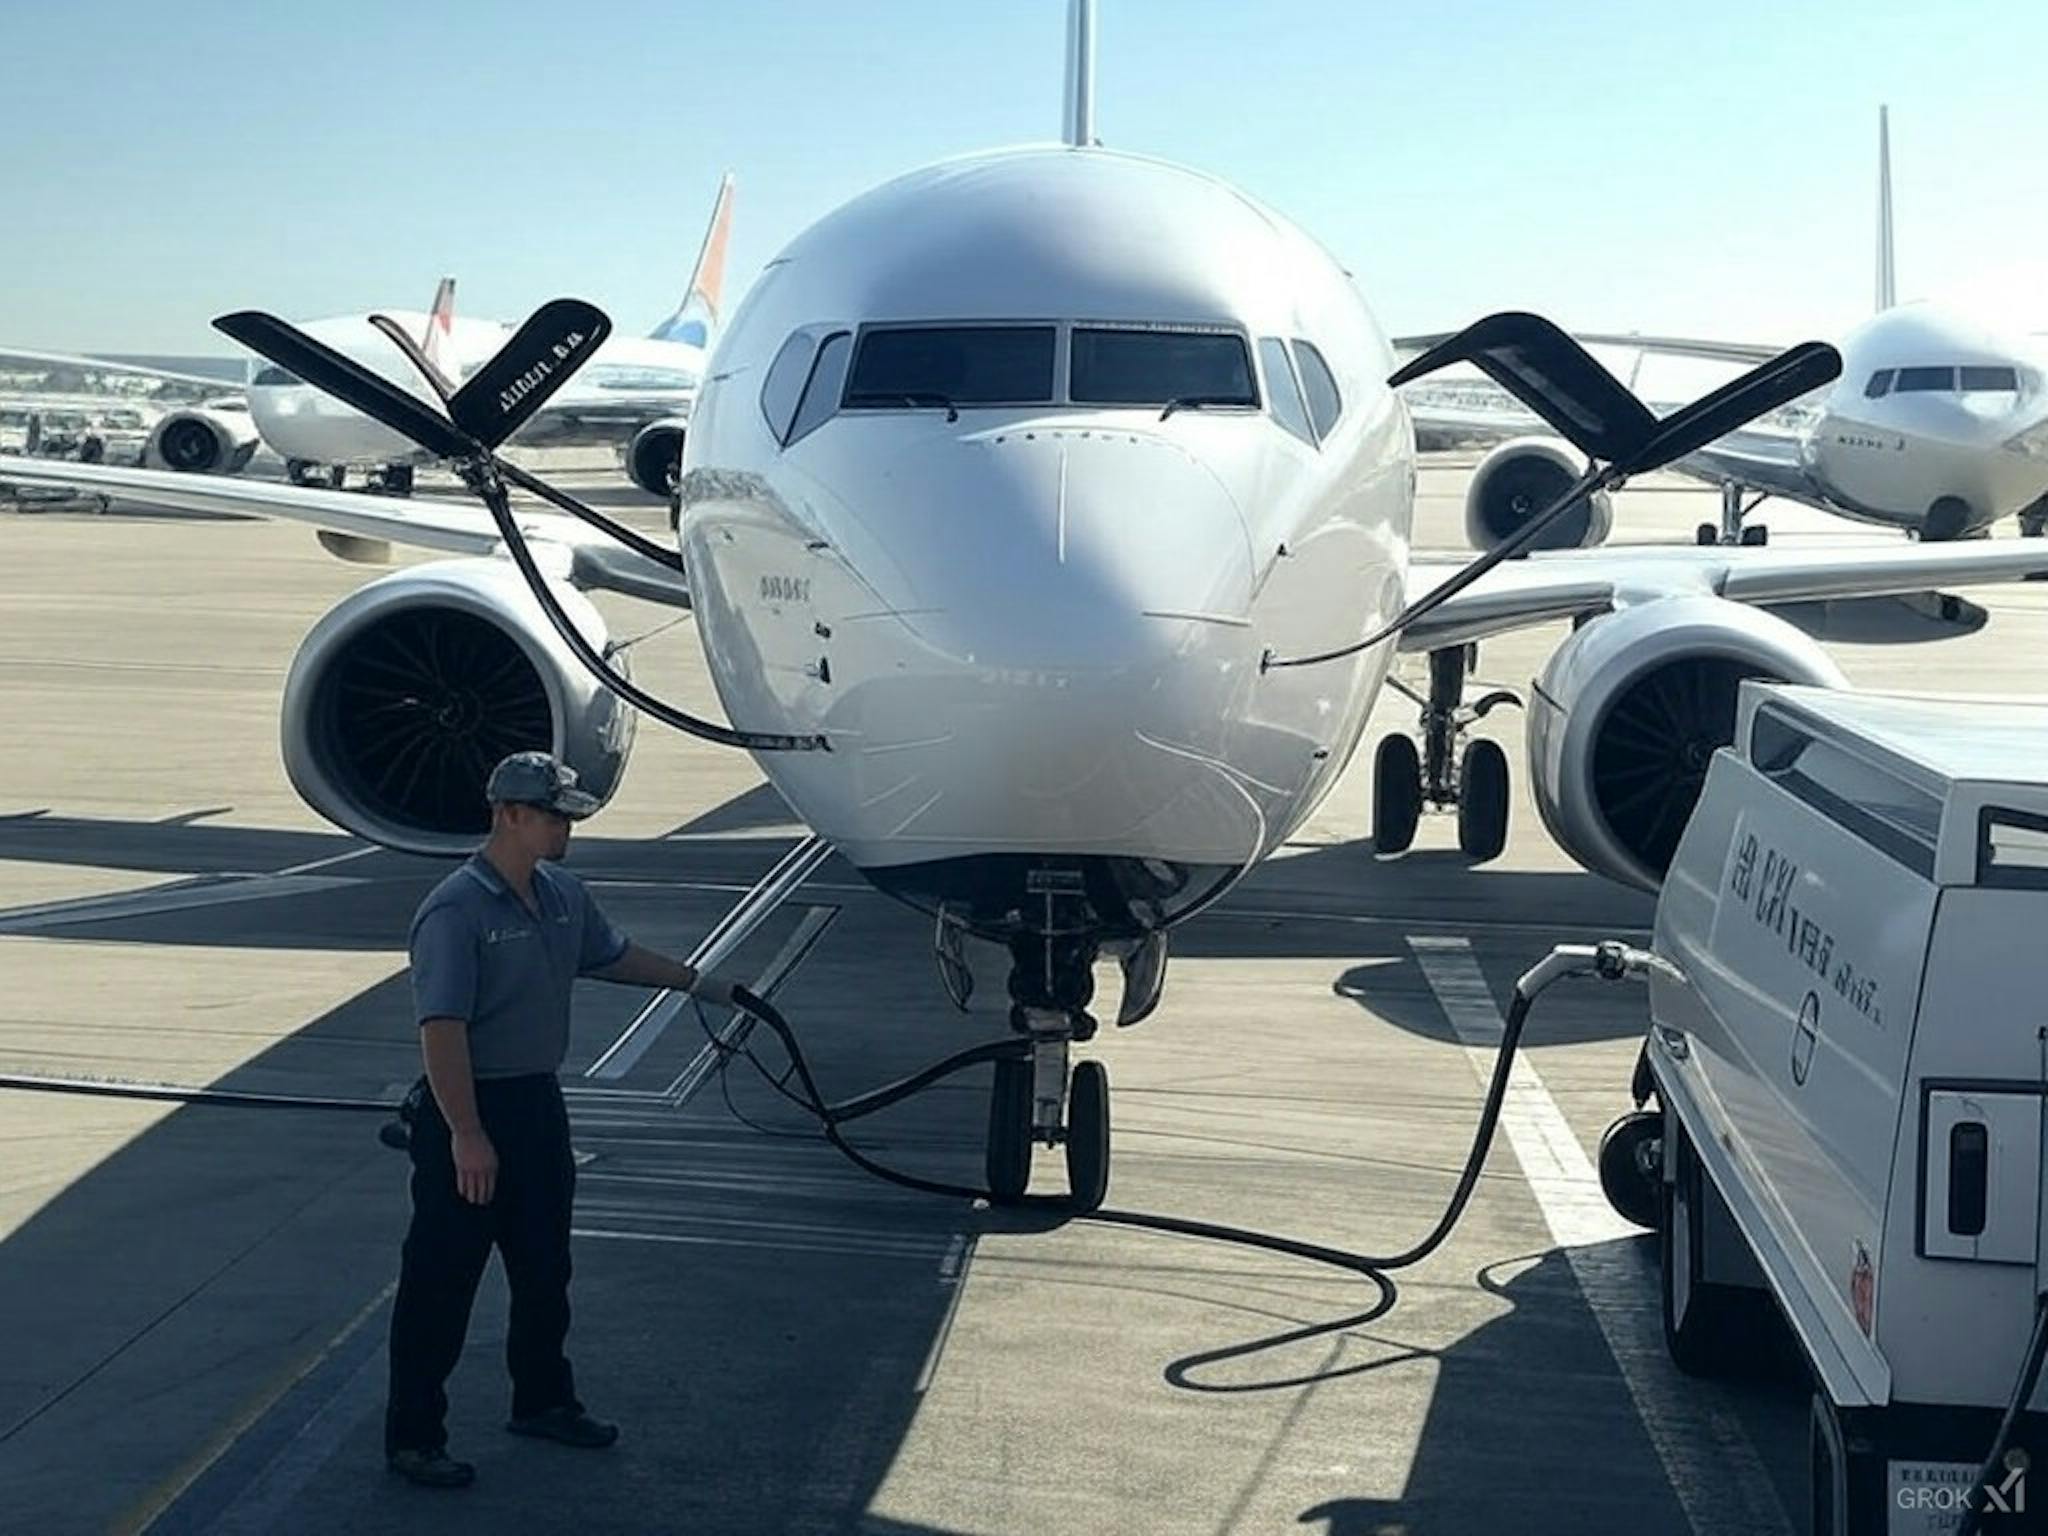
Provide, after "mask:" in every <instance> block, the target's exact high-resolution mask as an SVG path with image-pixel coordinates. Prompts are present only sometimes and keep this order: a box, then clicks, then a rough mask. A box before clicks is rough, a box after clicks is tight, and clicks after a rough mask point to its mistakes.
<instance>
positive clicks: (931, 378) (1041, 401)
mask: <svg viewBox="0 0 2048 1536" xmlns="http://www.w3.org/2000/svg"><path fill="white" fill-rule="evenodd" d="M1057 334H1058V328H1057V327H1055V326H1051V325H948V326H935V325H933V326H927V325H919V326H886V327H870V328H869V329H867V330H865V331H863V332H862V333H861V338H860V345H859V347H858V348H857V349H856V350H855V353H854V359H853V367H852V369H851V370H849V371H848V374H847V378H846V395H845V398H844V399H843V400H842V402H841V403H842V404H843V405H845V406H846V407H848V408H850V409H854V410H859V409H863V408H886V407H890V406H899V407H900V406H931V405H942V406H947V407H949V408H950V407H952V406H961V405H1047V404H1050V403H1051V402H1052V399H1053V355H1054V351H1055V345H1054V343H1055V339H1056V336H1057Z"/></svg>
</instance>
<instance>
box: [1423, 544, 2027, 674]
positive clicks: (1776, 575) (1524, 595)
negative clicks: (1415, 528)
mask: <svg viewBox="0 0 2048 1536" xmlns="http://www.w3.org/2000/svg"><path fill="white" fill-rule="evenodd" d="M1463 565H1464V561H1463V560H1462V559H1458V560H1448V559H1446V560H1437V559H1423V560H1418V561H1416V562H1415V564H1413V565H1412V566H1410V567H1409V571H1408V587H1409V590H1408V599H1409V601H1410V602H1414V601H1416V600H1418V599H1420V598H1422V597H1423V596H1425V595H1426V594H1427V593H1429V592H1430V591H1431V590H1432V589H1433V588H1435V587H1437V586H1438V585H1440V584H1441V583H1443V582H1444V581H1447V580H1448V579H1449V578H1450V577H1451V576H1453V575H1455V574H1456V573H1457V572H1458V571H1459V570H1460V569H1461V568H1462V567H1463ZM2036 577H2040V578H2044V579H2048V540H2042V539H1968V540H1959V541H1957V542H1955V543H1940V544H1926V543H1906V542H1903V541H1901V542H1897V543H1881V544H1880V543H1873V544H1869V545H1864V546H1861V547H1852V548H1848V549H1825V550H1822V549H1811V548H1809V549H1799V548H1783V547H1776V546H1771V545H1764V546H1760V547H1756V548H1727V547H1714V548H1699V547H1697V546H1688V545H1670V546H1664V547H1648V546H1637V547H1635V548H1628V547H1625V546H1620V547H1613V546H1610V547H1604V548H1600V549H1565V550H1552V551H1545V552H1541V553H1538V554H1533V555H1530V556H1529V557H1528V558H1526V559H1522V560H1510V561H1507V562H1506V563H1504V564H1502V565H1499V566H1496V567H1495V568H1494V569H1493V570H1491V571H1489V572H1488V573H1487V574H1486V575H1485V576H1483V577H1481V578H1480V579H1479V580H1478V581H1476V582H1474V583H1473V584H1472V585H1471V586H1470V587H1468V588H1466V589H1465V590H1464V591H1463V592H1460V593H1459V594H1458V595H1457V596H1455V597H1453V598H1451V599H1450V600H1449V601H1448V602H1445V603H1444V604H1442V605H1441V606H1440V607H1438V608H1436V609H1435V610H1433V611H1432V612H1430V613H1429V614H1427V615H1425V616H1424V617H1423V618H1422V619H1421V620H1419V621H1418V622H1416V623H1415V624H1413V625H1411V626H1410V627H1409V628H1408V629H1407V630H1405V631H1403V633H1402V635H1401V641H1400V646H1401V649H1402V650H1404V651H1433V650H1437V649H1440V648H1442V647H1444V646H1449V645H1464V644H1467V643H1469V642H1471V641H1474V640H1482V639H1485V638H1486V637H1487V636H1489V635H1498V634H1505V633H1507V632H1508V631H1510V630H1515V629H1523V628H1526V627H1528V626H1529V625H1532V624H1541V623H1545V622H1547V621H1550V620H1554V619H1569V618H1576V617H1578V616H1579V615H1580V614H1593V613H1603V612H1606V611H1607V610H1609V609H1614V608H1627V607H1635V606H1638V605H1640V604H1643V603H1649V602H1655V601H1657V600H1658V599H1660V598H1665V597H1679V596H1684V595H1687V594H1704V595H1708V596H1715V597H1723V598H1727V599H1729V600H1730V601H1731V602H1738V603H1755V604H1757V605H1759V606H1773V605H1777V604H1782V603H1797V602H1812V601H1817V600H1827V599H1832V598H1853V597H1886V596H1896V595H1900V594H1909V593H1917V592H1926V591H1930V590H1933V589H1935V588H1948V587H1972V586H1983V585H1988V584H1991V583H1997V582H2007V581H2026V580H2029V579H2032V578H2036Z"/></svg>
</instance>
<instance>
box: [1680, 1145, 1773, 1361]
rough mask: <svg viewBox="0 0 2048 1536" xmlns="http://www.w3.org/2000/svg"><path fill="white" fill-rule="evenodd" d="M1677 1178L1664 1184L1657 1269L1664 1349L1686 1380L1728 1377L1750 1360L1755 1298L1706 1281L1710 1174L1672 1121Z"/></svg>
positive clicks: (1738, 1290) (1736, 1288)
mask: <svg viewBox="0 0 2048 1536" xmlns="http://www.w3.org/2000/svg"><path fill="white" fill-rule="evenodd" d="M1669 1134H1671V1135H1672V1136H1674V1137H1676V1138H1677V1148H1676V1152H1677V1157H1678V1167H1677V1176H1676V1177H1675V1178H1673V1179H1672V1180H1671V1181H1670V1182H1669V1183H1666V1184H1663V1185H1662V1189H1663V1196H1662V1201H1661V1204H1662V1217H1663V1219H1662V1221H1661V1222H1660V1223H1659V1226H1660V1228H1661V1229H1662V1232H1663V1255H1662V1262H1661V1263H1660V1265H1659V1270H1660V1272H1661V1277H1662V1281H1663V1284H1662V1285H1661V1286H1660V1289H1661V1290H1662V1292H1663V1297H1664V1348H1665V1350H1666V1351H1667V1352H1668V1353H1669V1354H1670V1356H1671V1361H1672V1364H1674V1365H1676V1366H1677V1367H1678V1368H1679V1369H1680V1370H1681V1371H1683V1372H1685V1374H1686V1375H1688V1376H1698V1377H1701V1378H1703V1379H1706V1378H1714V1377H1721V1376H1728V1375H1731V1374H1733V1373H1734V1372H1735V1371H1736V1370H1737V1369H1739V1368H1740V1367H1741V1366H1742V1365H1743V1363H1744V1362H1745V1361H1746V1360H1747V1359H1748V1357H1749V1349H1748V1345H1749V1343H1750V1342H1751V1341H1752V1339H1753V1336H1754V1333H1755V1327H1754V1324H1755V1320H1756V1309H1755V1307H1754V1306H1753V1304H1752V1302H1753V1298H1752V1297H1751V1296H1749V1295H1747V1294H1746V1293H1744V1291H1743V1290H1742V1289H1741V1288H1740V1287H1739V1286H1732V1285H1718V1284H1716V1283H1714V1282H1713V1281H1711V1280H1707V1279H1704V1278H1702V1276H1703V1274H1704V1271H1705V1269H1706V1263H1705V1259H1706V1255H1705V1253H1704V1252H1703V1250H1702V1245H1701V1241H1700V1234H1701V1229H1702V1225H1703V1224H1702V1222H1701V1215H1702V1213H1703V1209H1704V1200H1705V1196H1706V1193H1707V1191H1706V1187H1705V1186H1706V1175H1705V1173H1704V1172H1703V1171H1702V1170H1701V1168H1700V1165H1699V1160H1698V1158H1696V1157H1695V1156H1694V1155H1693V1150H1692V1145H1691V1143H1689V1142H1688V1141H1686V1139H1685V1134H1684V1132H1683V1131H1681V1130H1680V1129H1679V1128H1678V1127H1677V1125H1676V1123H1675V1122H1674V1123H1673V1125H1672V1126H1671V1128H1670V1132H1669Z"/></svg>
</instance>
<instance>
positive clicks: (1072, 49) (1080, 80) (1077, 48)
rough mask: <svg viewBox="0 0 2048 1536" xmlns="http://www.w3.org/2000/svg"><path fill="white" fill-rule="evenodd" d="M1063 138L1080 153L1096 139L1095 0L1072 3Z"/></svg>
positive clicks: (1069, 3) (1069, 5) (1098, 141)
mask: <svg viewBox="0 0 2048 1536" xmlns="http://www.w3.org/2000/svg"><path fill="white" fill-rule="evenodd" d="M1061 134H1062V137H1064V138H1065V139H1066V141H1067V143H1068V144H1070V145H1072V146H1073V147H1074V148H1076V149H1086V148H1087V147H1088V146H1089V145H1091V144H1097V143H1100V142H1101V141H1100V140H1099V139H1097V138H1096V137H1095V0H1068V4H1067V107H1066V120H1065V122H1063V123H1062V124H1061Z"/></svg>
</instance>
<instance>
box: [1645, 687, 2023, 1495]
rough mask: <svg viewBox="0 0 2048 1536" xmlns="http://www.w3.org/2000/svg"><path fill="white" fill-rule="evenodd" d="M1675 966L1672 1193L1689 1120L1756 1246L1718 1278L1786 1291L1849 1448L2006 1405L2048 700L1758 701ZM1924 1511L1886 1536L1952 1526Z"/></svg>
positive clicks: (1665, 1061) (1662, 1046) (1711, 808)
mask: <svg viewBox="0 0 2048 1536" xmlns="http://www.w3.org/2000/svg"><path fill="white" fill-rule="evenodd" d="M1655 947H1656V949H1657V952H1658V953H1659V954H1660V955H1661V956H1663V957H1664V958H1665V959H1666V960H1668V961H1670V962H1672V963H1673V965H1674V967H1675V971H1674V973H1673V974H1669V975H1657V976H1653V978H1652V981H1651V1018H1652V1027H1651V1031H1650V1036H1649V1042H1648V1046H1647V1053H1648V1061H1649V1066H1650V1069H1651V1072H1652V1074H1653V1075H1654V1077H1655V1080H1656V1084H1657V1088H1658V1093H1659V1098H1660V1100H1661V1102H1662V1104H1663V1106H1664V1110H1665V1113H1666V1117H1667V1129H1666V1135H1665V1138H1664V1140H1665V1150H1666V1167H1667V1173H1666V1178H1667V1180H1669V1179H1670V1178H1671V1177H1673V1175H1672V1173H1671V1172H1670V1169H1671V1167H1672V1166H1673V1163H1672V1156H1673V1152H1672V1149H1673V1147H1674V1145H1675V1144H1676V1142H1677V1140H1678V1138H1677V1136H1674V1135H1673V1134H1672V1130H1671V1127H1670V1125H1669V1121H1670V1119H1671V1118H1672V1117H1675V1118H1676V1120H1677V1122H1678V1125H1679V1128H1680V1134H1682V1136H1683V1138H1684V1140H1685V1142H1687V1143H1688V1144H1689V1146H1690V1151H1691V1154H1692V1155H1693V1156H1695V1157H1696V1158H1697V1160H1698V1167H1699V1170H1700V1172H1701V1173H1702V1174H1703V1175H1704V1176H1705V1178H1706V1179H1707V1180H1708V1181H1710V1182H1711V1185H1712V1186H1713V1193H1714V1194H1717V1195H1718V1196H1719V1201H1720V1202H1721V1204H1722V1205H1723V1206H1725V1210H1722V1209H1718V1208H1717V1210H1716V1213H1715V1214H1716V1217H1717V1218H1720V1217H1726V1218H1732V1222H1730V1221H1727V1220H1722V1221H1720V1222H1719V1225H1718V1228H1717V1227H1716V1226H1715V1225H1713V1224H1710V1225H1709V1226H1708V1227H1707V1228H1705V1229H1704V1230H1705V1231H1707V1232H1708V1233H1710V1234H1711V1233H1712V1232H1714V1231H1715V1230H1719V1231H1721V1232H1722V1233H1724V1234H1727V1233H1731V1232H1739V1235H1740V1238H1741V1240H1742V1246H1743V1247H1746V1249H1747V1250H1748V1251H1747V1253H1741V1254H1731V1253H1721V1254H1719V1255H1710V1256H1709V1258H1708V1261H1707V1266H1708V1267H1707V1269H1706V1270H1705V1271H1703V1272H1702V1273H1703V1274H1704V1276H1705V1277H1706V1278H1709V1279H1714V1278H1721V1279H1725V1280H1727V1281H1728V1282H1729V1283H1734V1284H1740V1283H1744V1282H1743V1279H1742V1278H1741V1277H1742V1275H1743V1274H1744V1272H1746V1273H1747V1275H1748V1276H1749V1277H1750V1280H1751V1281H1752V1283H1753V1280H1754V1276H1755V1271H1757V1270H1760V1271H1761V1277H1762V1279H1763V1280H1764V1281H1765V1282H1766V1283H1767V1284H1768V1287H1769V1289H1770V1291H1771V1292H1772V1294H1773V1295H1774V1296H1775V1298H1776V1300H1777V1302H1778V1304H1779V1307H1780V1309H1781V1310H1782V1312H1783V1313H1784V1315H1785V1317H1786V1319H1787V1321H1788V1322H1789V1323H1790V1325H1791V1327H1792V1329H1793V1331H1794V1333H1795V1334H1796V1335H1797V1337H1798V1340H1799V1343H1800V1345H1801V1347H1802V1348H1803V1350H1804V1351H1805V1353H1806V1355H1807V1357H1808V1359H1809V1361H1810V1362H1811V1364H1812V1366H1813V1369H1814V1373H1815V1375H1816V1377H1817V1379H1818V1382H1819V1385H1820V1389H1821V1391H1822V1392H1823V1393H1824V1394H1825V1396H1826V1398H1827V1399H1828V1400H1829V1402H1830V1403H1831V1404H1832V1405H1833V1408H1834V1409H1835V1410H1837V1411H1838V1412H1837V1414H1836V1415H1834V1416H1832V1422H1834V1423H1835V1424H1837V1425H1839V1423H1841V1422H1842V1419H1841V1417H1840V1415H1841V1414H1842V1413H1855V1412H1858V1411H1862V1410H1874V1411H1881V1412H1883V1413H1886V1414H1893V1415H1894V1416H1895V1420H1887V1421H1885V1422H1894V1421H1896V1422H1900V1423H1903V1422H1906V1421H1907V1420H1913V1421H1915V1422H1919V1423H1932V1424H1935V1425H1938V1426H1944V1427H1946V1426H1949V1425H1961V1424H1962V1423H1964V1422H1965V1420H1966V1419H1967V1420H1968V1422H1970V1423H1971V1424H1972V1425H1973V1426H1974V1425H1976V1424H1978V1423H1979V1422H1980V1420H1979V1419H1977V1418H1976V1417H1975V1416H1971V1415H1966V1414H1961V1413H1944V1412H1940V1411H1939V1410H1943V1409H1954V1410H1970V1409H1975V1410H1986V1411H1991V1410H1996V1409H2000V1408H2002V1407H2003V1406H2004V1405H2005V1403H2006V1402H2007V1400H2008V1399H2009V1398H2010V1396H2011V1395H2012V1392H2013V1389H2014V1384H2015V1381H2016V1377H2017V1373H2018V1369H2019V1364H2020V1361H2021V1359H2022V1357H2023V1355H2024V1353H2025V1351H2026V1346H2027V1342H2028V1338H2029V1335H2030V1332H2031V1330H2032V1325H2033V1319H2034V1307H2035V1299H2036V1296H2037V1293H2038V1292H2039V1290H2040V1289H2041V1288H2042V1279H2041V1275H2040V1266H2039V1254H2040V1247H2041V1244H2040V1233H2039V1231H2038V1227H2039V1222H2040V1214H2039V1212H2040V1203H2041V1194H2040V1191H2041V1183H2042V1177H2041V1174H2042V1147H2043V1126H2042V1098H2043V1074H2044V1045H2043V1041H2042V1038H2041V1034H2040V1031H2041V1030H2042V1028H2043V1026H2048V704H2041V703H2023V702H2006V701H2002V700H1988V699H1954V698H1943V699H1936V698H1914V697H1904V696H1898V695H1876V694H1860V693H1854V692H1846V691H1840V690H1828V689H1811V688H1796V687H1781V686H1773V685H1764V684H1746V685H1744V689H1743V694H1742V700H1741V704H1740V706H1739V711H1738V722H1737V727H1736V736H1735V741H1734V744H1733V745H1732V746H1731V747H1729V748H1727V749H1724V750H1722V751H1721V752H1719V753H1717V754H1716V755H1715V758H1714V760H1713V762H1712V764H1711V766H1710V768H1709V770H1708V773H1707V779H1706V787H1705V790H1704V792H1703V794H1702V796H1701V799H1700V802H1699V805H1698V807H1697V809H1696V810H1695V811H1694V813H1693V816H1692V820H1691V822H1690V823H1689V825H1688V827H1687V829H1686V832H1685V835H1684V838H1683V840H1682V841H1681V843H1680V846H1679V850H1678V854H1677V857H1676V859H1675V861H1674V863H1673V865H1672V867H1671V871H1670V873H1669V875H1668V876H1667V878H1666V881H1665V884H1664V888H1663V892H1662V895H1661V896H1660V898H1659V902H1658V909H1657V922H1656V945H1655ZM1667 1240H1668V1239H1667ZM1707 1241H1708V1242H1709V1243H1710V1244H1711V1242H1712V1241H1713V1239H1712V1238H1711V1236H1710V1237H1709V1238H1708V1239H1707ZM1723 1241H1724V1244H1725V1242H1726V1238H1725V1237H1724V1239H1723ZM1752 1261H1753V1265H1754V1268H1751V1267H1750V1265H1751V1262H1752ZM2042 1400H2043V1394H2040V1393H2037V1394H2036V1398H2035V1401H2034V1403H2033V1404H2032V1405H2031V1406H2033V1407H2034V1408H2035V1409H2037V1410H2038V1409H2039V1408H2040V1407H2041V1406H2042ZM1901 1409H1905V1410H1907V1412H1906V1413H1905V1414H1904V1415H1903V1416H1899V1415H1897V1410H1901ZM1930 1412H1931V1413H1932V1415H1933V1416H1932V1417H1931V1418H1930V1417H1929V1414H1930ZM1865 1418H1870V1416H1869V1415H1867V1414H1866V1415H1865ZM1870 1422H1872V1423H1876V1422H1877V1421H1876V1420H1875V1419H1874V1418H1871V1419H1870ZM1866 1438H1867V1437H1866ZM1935 1438H1936V1439H1938V1440H1941V1441H1942V1442H1943V1443H1942V1444H1941V1445H1938V1446H1937V1445H1927V1446H1924V1447H1922V1448H1921V1449H1920V1450H1919V1455H1920V1456H1921V1457H1922V1458H1923V1459H1924V1460H1926V1461H1927V1462H1929V1463H1938V1462H1940V1461H1941V1459H1942V1458H1944V1457H1947V1458H1952V1460H1951V1461H1950V1462H1949V1463H1948V1464H1949V1465H1950V1467H1951V1471H1950V1473H1948V1474H1945V1475H1949V1476H1953V1468H1954V1466H1956V1465H1961V1466H1963V1467H1964V1468H1965V1469H1966V1470H1967V1471H1969V1472H1971V1473H1974V1466H1973V1465H1971V1464H1970V1463H1969V1462H1967V1461H1966V1460H1962V1459H1961V1458H1962V1456H1963V1455H1964V1452H1963V1451H1962V1450H1959V1449H1958V1448H1957V1446H1956V1445H1955V1443H1954V1442H1953V1441H1951V1440H1950V1438H1949V1436H1948V1435H1947V1434H1946V1432H1945V1428H1944V1432H1943V1433H1942V1434H1939V1435H1936V1436H1935ZM1964 1438H1965V1439H1967V1440H1968V1441H1969V1443H1971V1444H1976V1445H1977V1447H1978V1448H1977V1451H1976V1452H1975V1453H1971V1454H1981V1451H1982V1448H1983V1443H1988V1439H1989V1435H1988V1433H1985V1434H1983V1436H1982V1443H1980V1442H1979V1441H1978V1440H1977V1439H1975V1438H1972V1437H1969V1436H1966V1437H1964ZM1889 1439H1890V1437H1887V1436H1886V1435H1884V1434H1879V1435H1877V1440H1878V1441H1879V1442H1886V1441H1888V1440H1889ZM1905 1439H1906V1440H1910V1439H1911V1436H1907V1437H1905ZM1913 1453H1914V1447H1913V1446H1912V1445H1910V1444H1907V1443H1903V1442H1902V1441H1898V1440H1890V1443H1889V1446H1888V1448H1881V1451H1880V1454H1882V1455H1885V1456H1887V1457H1889V1458H1891V1459H1890V1466H1891V1469H1892V1470H1891V1479H1892V1482H1893V1484H1895V1485H1898V1484H1899V1483H1900V1479H1901V1478H1902V1477H1903V1478H1906V1479H1907V1482H1908V1483H1910V1481H1911V1478H1912V1477H1913V1476H1914V1475H1916V1474H1915V1473H1914V1472H1913V1471H1911V1470H1910V1469H1909V1470H1908V1471H1906V1472H1901V1471H1900V1470H1899V1469H1900V1468H1901V1467H1902V1466H1903V1465H1904V1464H1905V1463H1906V1462H1907V1461H1910V1460H1912V1459H1913ZM1923 1470H1924V1469H1923ZM1928 1475H1930V1476H1931V1475H1934V1474H1932V1473H1930V1474H1928ZM1970 1480H1971V1481H1974V1478H1973V1477H1972V1478H1971V1479H1970ZM1894 1491H1895V1492H1896V1491H1898V1489H1897V1488H1895V1489H1894ZM1907 1491H1911V1490H1910V1489H1908V1490H1907ZM2037 1497H2038V1499H2039V1501H2040V1502H2043V1503H2048V1487H2043V1488H2042V1489H2039V1490H2037ZM1902 1499H1903V1494H1902V1495H1901V1499H1899V1500H1894V1501H1892V1502H1893V1505H1894V1508H1893V1510H1892V1515H1891V1521H1890V1525H1889V1529H1891V1530H1893V1531H1904V1530H1913V1531H1918V1530H1921V1529H1923V1528H1924V1529H1929V1530H1933V1529H1942V1528H1944V1527H1942V1526H1939V1525H1927V1526H1923V1525H1921V1524H1916V1523H1913V1521H1912V1520H1911V1519H1908V1520H1906V1521H1905V1523H1901V1518H1900V1513H1899V1511H1898V1510H1897V1508H1896V1505H1897V1504H1898V1503H1899V1502H1901V1500H1902ZM1851 1528H1861V1527H1851Z"/></svg>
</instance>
